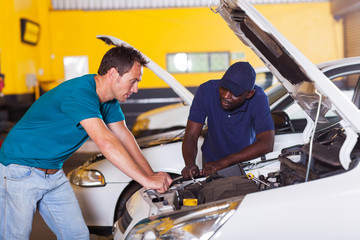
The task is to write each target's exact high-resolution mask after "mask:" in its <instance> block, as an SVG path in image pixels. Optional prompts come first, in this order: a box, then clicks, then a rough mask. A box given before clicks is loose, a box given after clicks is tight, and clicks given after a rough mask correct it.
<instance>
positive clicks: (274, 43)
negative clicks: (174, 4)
mask: <svg viewBox="0 0 360 240" xmlns="http://www.w3.org/2000/svg"><path fill="white" fill-rule="evenodd" d="M209 7H210V8H211V10H212V11H213V12H215V13H219V14H220V15H221V17H222V18H223V19H224V20H225V21H226V22H227V24H228V25H229V27H230V28H231V30H232V31H233V32H234V33H235V35H236V36H237V37H238V38H239V39H240V40H241V41H242V42H243V43H244V44H245V45H247V46H248V47H250V48H251V49H252V50H253V51H254V52H255V54H256V55H257V56H258V57H259V58H260V59H261V60H262V61H263V62H264V63H265V65H266V66H267V67H268V68H269V70H270V71H271V72H272V73H273V74H274V75H275V76H276V77H277V79H278V80H279V81H280V82H281V83H282V85H283V86H284V87H285V88H286V90H287V91H288V92H289V94H290V95H291V96H292V97H293V98H294V99H295V100H296V102H297V103H298V104H299V105H300V107H301V108H302V109H303V110H304V112H305V113H306V115H307V120H308V126H307V128H306V129H305V131H304V134H305V135H306V134H307V139H308V140H309V139H310V138H309V136H310V133H311V132H312V130H313V128H314V122H315V120H316V119H318V122H322V121H326V119H325V114H326V112H327V111H328V110H329V109H331V110H332V111H334V112H335V113H336V114H338V115H339V116H340V117H341V118H342V121H341V122H340V124H341V126H342V127H343V128H344V129H345V132H346V134H347V140H346V141H348V143H347V144H344V145H343V146H347V147H346V148H347V149H345V148H344V149H342V151H343V152H342V153H340V155H341V154H343V155H342V156H340V159H342V165H343V167H344V168H347V167H348V164H349V162H350V159H349V154H350V152H351V150H352V149H353V147H354V145H355V143H356V141H357V137H358V133H359V132H360V112H359V110H358V109H357V107H356V106H355V105H354V104H353V103H352V102H351V101H350V100H349V99H348V98H347V97H346V96H345V95H344V94H343V93H342V92H341V91H340V89H339V88H337V87H336V86H335V84H333V83H332V81H330V80H329V79H328V78H327V77H326V76H325V75H324V74H323V73H322V72H321V71H320V70H319V69H318V68H317V67H316V66H315V65H314V64H313V63H311V62H310V61H309V60H308V59H307V58H306V57H305V56H304V55H303V54H302V53H301V52H300V51H299V50H298V49H296V48H295V47H294V46H293V45H292V44H291V43H290V42H289V41H288V40H287V39H286V38H285V37H283V36H282V35H281V34H280V33H279V32H278V31H277V30H276V29H275V27H274V26H273V25H272V24H271V23H270V22H269V21H268V20H267V19H266V18H264V17H263V16H262V15H261V14H260V13H259V12H258V11H257V10H256V9H255V8H254V7H253V6H252V5H251V4H250V3H249V2H248V1H247V0H220V5H219V6H217V7H216V8H215V7H214V6H212V5H211V4H210V6H209ZM318 111H319V114H318V117H317V118H316V116H317V113H318ZM306 132H307V133H306Z"/></svg>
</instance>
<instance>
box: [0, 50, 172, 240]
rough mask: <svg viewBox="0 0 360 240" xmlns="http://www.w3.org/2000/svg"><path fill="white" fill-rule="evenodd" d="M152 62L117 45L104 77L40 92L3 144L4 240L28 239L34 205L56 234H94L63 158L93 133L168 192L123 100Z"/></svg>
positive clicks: (132, 173) (113, 156) (144, 180)
mask: <svg viewBox="0 0 360 240" xmlns="http://www.w3.org/2000/svg"><path fill="white" fill-rule="evenodd" d="M146 64H147V61H146V59H145V58H144V57H143V56H142V55H141V53H140V52H138V51H136V50H134V49H133V48H130V47H124V46H121V47H114V48H112V49H110V50H109V51H108V52H107V53H106V54H105V55H104V57H103V59H102V61H101V64H100V67H99V70H98V74H97V75H96V74H89V75H84V76H82V77H79V78H75V79H72V80H69V81H66V82H64V83H62V84H60V85H59V86H57V87H56V88H54V89H52V90H50V91H49V92H47V93H45V94H44V95H43V96H41V97H40V98H39V99H38V100H37V101H36V102H35V103H34V104H33V105H32V106H31V107H30V109H29V110H28V111H27V112H26V113H25V115H24V116H23V117H22V119H21V120H20V121H19V122H18V123H17V124H16V125H15V127H14V128H13V129H12V130H11V131H10V133H9V134H8V136H7V137H6V139H5V141H4V143H3V144H2V147H1V149H0V203H1V205H0V239H29V236H30V232H31V226H32V219H33V215H34V213H35V211H36V209H38V210H39V212H40V214H41V215H42V217H43V218H44V220H45V222H46V223H47V224H48V226H49V227H50V229H51V230H52V231H53V232H54V233H55V234H56V236H57V238H58V239H89V232H88V229H87V226H86V224H85V222H84V220H83V217H82V214H81V211H80V207H79V204H78V202H77V200H76V197H75V194H74V192H73V190H72V188H71V186H70V183H69V182H68V180H67V178H66V176H65V174H64V172H63V171H62V169H61V168H62V165H63V162H64V161H65V160H66V159H67V158H68V157H69V156H70V155H71V154H72V153H74V152H75V151H76V150H77V149H78V148H79V147H80V146H81V145H82V144H83V143H84V142H85V141H86V140H87V139H88V138H89V137H90V138H91V139H92V140H93V141H94V142H95V144H96V145H97V146H98V148H99V149H100V151H101V152H102V153H103V154H104V155H105V156H106V158H107V159H109V160H110V161H111V162H112V164H114V165H115V166H116V167H117V168H118V169H119V170H121V171H123V172H124V173H126V174H127V175H128V176H129V177H131V178H133V179H134V180H135V181H137V182H138V183H140V184H142V185H143V186H144V187H146V188H151V189H156V190H158V191H159V192H165V191H166V190H167V189H168V187H169V185H170V184H171V181H172V180H171V178H170V177H169V175H168V174H166V173H154V172H153V171H152V169H151V167H150V165H149V164H148V162H147V161H146V159H145V157H144V156H143V155H142V153H141V151H140V149H139V147H138V145H137V143H136V141H135V139H134V137H133V135H132V134H131V132H130V131H129V130H128V128H127V127H126V125H125V121H124V114H123V113H122V111H121V108H120V104H119V102H124V101H125V100H126V99H127V98H128V97H130V95H131V94H132V93H134V92H135V93H136V92H137V91H138V83H139V82H140V81H141V77H142V70H143V66H145V65H146Z"/></svg>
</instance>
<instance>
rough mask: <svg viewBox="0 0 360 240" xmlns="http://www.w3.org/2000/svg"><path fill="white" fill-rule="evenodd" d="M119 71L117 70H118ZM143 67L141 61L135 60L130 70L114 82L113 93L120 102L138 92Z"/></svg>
mask: <svg viewBox="0 0 360 240" xmlns="http://www.w3.org/2000/svg"><path fill="white" fill-rule="evenodd" d="M116 72H117V71H116ZM142 73H143V67H142V66H141V64H140V63H139V62H135V63H134V65H133V66H132V68H131V69H130V71H129V72H127V73H125V74H124V75H122V76H120V75H119V73H117V76H118V77H117V79H116V80H115V81H114V83H113V88H112V90H113V94H114V96H115V98H116V99H117V100H118V101H119V102H125V100H126V99H127V98H129V97H130V96H131V94H132V93H137V92H138V83H139V82H140V81H141V77H142Z"/></svg>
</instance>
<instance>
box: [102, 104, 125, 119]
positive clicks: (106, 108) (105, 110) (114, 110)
mask: <svg viewBox="0 0 360 240" xmlns="http://www.w3.org/2000/svg"><path fill="white" fill-rule="evenodd" d="M101 115H102V116H103V118H104V122H105V123H106V124H108V123H113V122H119V121H123V120H125V116H124V113H123V112H122V110H121V107H120V103H119V102H118V101H117V100H116V99H114V100H112V101H109V102H106V103H105V104H102V106H101Z"/></svg>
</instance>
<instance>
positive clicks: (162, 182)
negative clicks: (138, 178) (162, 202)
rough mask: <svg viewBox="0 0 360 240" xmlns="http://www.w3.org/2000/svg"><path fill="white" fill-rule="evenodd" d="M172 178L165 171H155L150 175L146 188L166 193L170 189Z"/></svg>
mask: <svg viewBox="0 0 360 240" xmlns="http://www.w3.org/2000/svg"><path fill="white" fill-rule="evenodd" d="M171 183H172V179H171V177H170V176H169V174H167V173H165V172H158V173H154V174H153V175H151V176H149V181H148V182H147V184H146V186H144V187H145V188H146V189H154V190H156V191H158V192H159V193H164V192H166V191H167V190H168V189H169V186H170V184H171Z"/></svg>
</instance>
